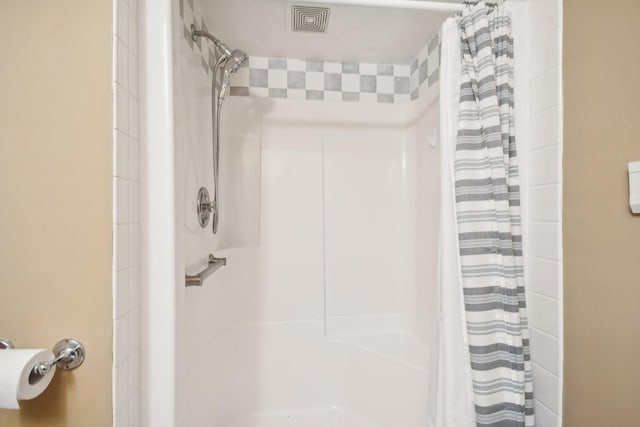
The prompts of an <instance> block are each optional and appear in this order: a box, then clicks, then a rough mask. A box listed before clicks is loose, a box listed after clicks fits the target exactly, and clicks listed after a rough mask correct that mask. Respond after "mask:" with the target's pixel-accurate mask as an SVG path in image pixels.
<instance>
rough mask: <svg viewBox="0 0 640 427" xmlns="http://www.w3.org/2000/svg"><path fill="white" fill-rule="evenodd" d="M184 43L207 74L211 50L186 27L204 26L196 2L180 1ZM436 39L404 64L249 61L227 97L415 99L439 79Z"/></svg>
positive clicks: (364, 99)
mask: <svg viewBox="0 0 640 427" xmlns="http://www.w3.org/2000/svg"><path fill="white" fill-rule="evenodd" d="M179 3H180V17H181V18H182V24H183V35H184V40H185V43H187V45H188V46H189V47H190V48H191V49H192V50H193V51H194V52H196V53H199V55H200V57H201V60H200V63H201V64H202V68H203V70H204V71H205V72H206V73H207V74H210V75H211V74H212V73H213V65H214V63H215V57H214V52H213V50H212V49H211V48H210V46H208V45H207V44H206V43H203V42H202V41H198V42H194V41H193V40H192V39H191V30H190V27H191V25H192V24H193V25H195V26H196V27H197V28H205V29H206V28H207V25H206V23H205V21H204V17H203V15H202V13H201V12H200V7H199V5H198V2H197V1H196V0H180V1H179ZM439 68H440V37H439V34H436V35H435V36H434V37H433V38H432V39H431V40H430V41H429V42H428V43H427V44H426V45H425V46H424V48H423V49H422V50H421V51H420V52H419V53H418V54H417V55H416V57H415V58H414V60H413V61H411V63H410V64H409V65H405V64H400V65H397V64H372V63H356V62H322V61H320V62H316V61H303V60H299V59H289V58H265V57H258V56H250V57H249V65H248V67H243V68H242V69H240V70H239V71H238V72H237V73H236V74H234V75H233V76H232V78H231V89H230V94H231V95H232V96H254V97H264V98H267V97H268V98H286V99H305V100H314V101H316V100H317V101H344V102H369V103H371V102H380V103H401V102H409V101H412V100H415V99H417V98H418V97H419V96H420V95H421V94H424V93H426V91H427V90H428V89H429V88H431V87H433V86H434V85H435V84H436V83H437V82H438V79H439Z"/></svg>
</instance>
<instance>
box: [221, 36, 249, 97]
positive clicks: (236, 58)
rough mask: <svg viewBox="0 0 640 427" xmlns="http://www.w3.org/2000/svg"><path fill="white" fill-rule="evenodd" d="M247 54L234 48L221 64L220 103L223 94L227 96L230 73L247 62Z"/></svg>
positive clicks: (233, 72) (236, 70)
mask: <svg viewBox="0 0 640 427" xmlns="http://www.w3.org/2000/svg"><path fill="white" fill-rule="evenodd" d="M247 59H248V57H247V54H246V53H244V52H243V51H241V50H238V49H236V50H234V51H233V52H231V56H230V57H229V58H227V60H226V61H225V63H224V66H223V69H222V70H223V76H222V83H221V84H220V92H219V94H218V100H219V102H220V103H221V104H222V101H223V100H224V98H225V96H227V90H228V89H229V84H230V79H231V74H235V73H236V72H238V70H239V69H240V67H242V65H243V64H244V63H245V62H247Z"/></svg>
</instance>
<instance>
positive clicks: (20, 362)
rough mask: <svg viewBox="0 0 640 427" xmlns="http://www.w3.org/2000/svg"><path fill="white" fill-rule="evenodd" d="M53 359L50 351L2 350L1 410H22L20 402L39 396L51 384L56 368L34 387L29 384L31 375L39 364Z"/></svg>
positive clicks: (0, 378) (0, 352)
mask: <svg viewBox="0 0 640 427" xmlns="http://www.w3.org/2000/svg"><path fill="white" fill-rule="evenodd" d="M53 359H54V357H53V353H51V352H50V351H49V350H43V349H22V348H20V349H7V350H0V408H3V409H20V405H19V404H18V400H29V399H33V398H34V397H36V396H39V395H40V393H42V392H43V391H44V390H45V389H46V388H47V386H48V385H49V383H50V382H51V379H52V378H53V374H54V373H55V371H56V369H55V366H52V368H51V370H50V371H49V372H48V373H47V374H45V375H44V377H42V378H40V379H39V380H38V381H37V382H36V383H35V384H33V385H31V384H29V374H31V370H32V369H33V367H34V366H36V365H37V364H38V363H39V362H46V361H49V360H53Z"/></svg>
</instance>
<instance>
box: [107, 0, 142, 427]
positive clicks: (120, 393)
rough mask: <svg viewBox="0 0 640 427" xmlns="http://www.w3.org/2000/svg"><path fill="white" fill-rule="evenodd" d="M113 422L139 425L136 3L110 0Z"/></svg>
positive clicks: (129, 0)
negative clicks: (112, 124)
mask: <svg viewBox="0 0 640 427" xmlns="http://www.w3.org/2000/svg"><path fill="white" fill-rule="evenodd" d="M113 7H114V12H113V17H114V22H113V62H114V66H113V96H114V100H113V105H114V112H113V117H114V131H113V139H114V140H113V224H114V225H113V235H114V242H113V248H114V249H113V250H114V254H113V260H114V262H113V301H114V306H113V332H114V333H113V347H114V356H113V386H112V389H113V425H114V426H118V427H122V426H130V427H136V426H138V425H140V415H139V414H140V410H139V400H140V396H139V393H140V376H139V375H140V372H139V371H140V369H139V366H140V354H139V348H140V345H139V342H140V314H139V313H140V310H139V304H140V279H139V262H140V261H139V260H140V254H139V252H140V231H139V230H140V225H139V222H140V215H139V205H140V203H139V188H140V183H139V176H140V174H139V166H138V158H139V156H138V147H139V143H138V2H137V0H114V2H113Z"/></svg>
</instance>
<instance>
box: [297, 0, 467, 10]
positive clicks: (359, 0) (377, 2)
mask: <svg viewBox="0 0 640 427" xmlns="http://www.w3.org/2000/svg"><path fill="white" fill-rule="evenodd" d="M296 3H322V4H334V5H344V6H372V7H390V8H395V9H416V10H432V11H434V12H460V11H462V8H463V7H464V3H444V2H437V1H421V0H297V1H296Z"/></svg>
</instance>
